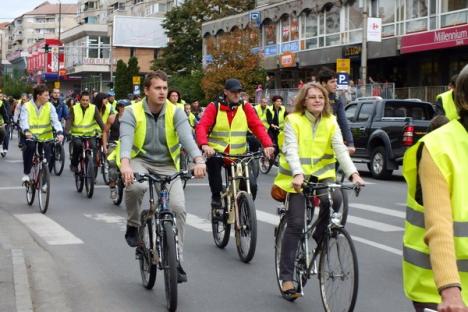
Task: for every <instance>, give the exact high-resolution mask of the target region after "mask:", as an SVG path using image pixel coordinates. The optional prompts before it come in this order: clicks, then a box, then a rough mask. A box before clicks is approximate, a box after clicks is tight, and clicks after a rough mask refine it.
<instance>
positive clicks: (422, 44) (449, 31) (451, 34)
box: [400, 25, 468, 54]
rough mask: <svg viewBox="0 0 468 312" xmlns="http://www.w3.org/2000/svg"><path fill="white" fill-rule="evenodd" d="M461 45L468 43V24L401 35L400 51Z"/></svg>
mask: <svg viewBox="0 0 468 312" xmlns="http://www.w3.org/2000/svg"><path fill="white" fill-rule="evenodd" d="M463 45H468V25H463V26H458V27H451V28H445V29H441V30H437V31H430V32H424V33H418V34H414V35H408V36H403V37H402V38H401V44H400V46H401V47H400V52H401V53H402V54H403V53H413V52H420V51H427V50H436V49H444V48H452V47H456V46H463Z"/></svg>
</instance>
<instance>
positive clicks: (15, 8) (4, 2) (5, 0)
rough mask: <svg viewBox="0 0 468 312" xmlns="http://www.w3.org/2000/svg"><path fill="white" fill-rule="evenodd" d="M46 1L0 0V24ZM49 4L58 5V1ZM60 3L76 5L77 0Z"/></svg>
mask: <svg viewBox="0 0 468 312" xmlns="http://www.w3.org/2000/svg"><path fill="white" fill-rule="evenodd" d="M45 1H46V0H0V22H9V21H12V20H13V19H14V18H15V17H18V16H20V15H23V14H24V13H26V12H29V11H32V10H33V9H34V8H35V7H37V6H38V5H39V4H41V3H42V2H45ZM48 1H49V2H50V3H58V2H59V1H58V0H48ZM61 2H62V3H77V2H78V1H77V0H62V1H61Z"/></svg>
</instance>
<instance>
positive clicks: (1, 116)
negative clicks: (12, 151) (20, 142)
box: [0, 90, 10, 157]
mask: <svg viewBox="0 0 468 312" xmlns="http://www.w3.org/2000/svg"><path fill="white" fill-rule="evenodd" d="M9 121H10V117H9V115H8V109H7V107H6V105H5V103H4V102H3V92H2V91H1V90H0V154H1V156H2V157H5V156H6V153H7V152H8V147H7V150H5V149H4V148H3V146H4V142H5V141H7V140H8V138H7V135H8V133H7V131H6V130H7V129H6V126H7V125H8V123H9Z"/></svg>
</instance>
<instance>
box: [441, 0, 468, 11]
mask: <svg viewBox="0 0 468 312" xmlns="http://www.w3.org/2000/svg"><path fill="white" fill-rule="evenodd" d="M467 8H468V0H442V12H450V11H457V10H463V9H467Z"/></svg>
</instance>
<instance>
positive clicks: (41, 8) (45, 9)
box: [23, 1, 78, 15]
mask: <svg viewBox="0 0 468 312" xmlns="http://www.w3.org/2000/svg"><path fill="white" fill-rule="evenodd" d="M59 7H60V5H59V4H58V3H54V4H51V3H49V2H48V1H45V2H43V3H41V4H39V5H38V6H37V7H35V8H34V10H32V11H29V12H26V13H24V14H23V15H45V14H58V13H59V10H60V8H59ZM61 11H62V12H61V13H62V14H76V13H77V12H78V5H76V4H68V3H63V4H62V8H61Z"/></svg>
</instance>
